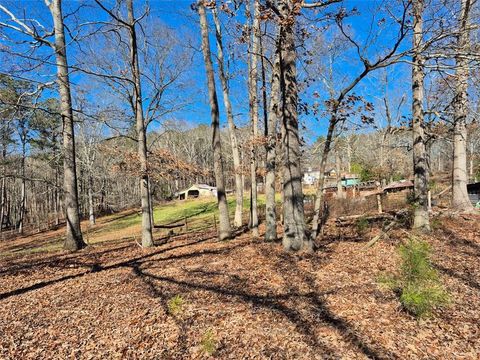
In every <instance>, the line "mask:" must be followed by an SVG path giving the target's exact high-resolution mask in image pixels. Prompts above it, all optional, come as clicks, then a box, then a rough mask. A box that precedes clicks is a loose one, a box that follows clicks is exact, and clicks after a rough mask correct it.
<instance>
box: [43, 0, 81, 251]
mask: <svg viewBox="0 0 480 360" xmlns="http://www.w3.org/2000/svg"><path fill="white" fill-rule="evenodd" d="M49 8H50V12H51V14H52V17H53V23H54V28H55V58H56V63H57V83H58V87H59V92H60V98H61V102H60V112H61V115H62V121H63V157H64V160H63V170H64V175H63V176H64V180H63V190H64V194H65V216H66V223H67V234H66V238H65V243H64V248H65V249H66V250H70V251H76V250H79V249H82V248H83V247H85V246H86V244H85V242H84V241H83V237H82V231H81V228H80V216H79V213H78V189H77V174H76V160H75V134H74V126H73V111H72V97H71V92H70V79H69V75H68V63H67V49H66V44H65V32H64V26H63V16H62V5H61V0H52V2H51V3H50V4H49Z"/></svg>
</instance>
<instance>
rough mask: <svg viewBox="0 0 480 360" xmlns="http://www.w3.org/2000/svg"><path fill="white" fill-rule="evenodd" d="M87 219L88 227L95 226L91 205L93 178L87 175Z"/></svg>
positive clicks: (93, 210) (93, 209) (92, 206)
mask: <svg viewBox="0 0 480 360" xmlns="http://www.w3.org/2000/svg"><path fill="white" fill-rule="evenodd" d="M88 219H89V221H90V225H95V206H94V203H93V177H92V175H91V174H89V175H88Z"/></svg>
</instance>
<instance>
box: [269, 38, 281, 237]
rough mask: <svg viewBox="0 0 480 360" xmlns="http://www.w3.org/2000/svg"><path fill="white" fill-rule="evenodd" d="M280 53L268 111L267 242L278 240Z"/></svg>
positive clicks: (276, 55)
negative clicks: (276, 188) (276, 161)
mask: <svg viewBox="0 0 480 360" xmlns="http://www.w3.org/2000/svg"><path fill="white" fill-rule="evenodd" d="M280 76H281V73H280V52H279V49H278V46H277V50H276V52H275V59H274V62H273V70H272V85H271V89H270V105H269V109H268V123H267V143H266V153H267V161H266V171H267V174H266V176H265V241H275V240H277V215H276V211H275V210H276V203H275V166H276V164H275V160H276V156H277V154H276V146H277V123H278V110H279V105H280V98H279V95H280V94H279V91H280Z"/></svg>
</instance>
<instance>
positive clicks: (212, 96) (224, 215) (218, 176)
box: [198, 1, 231, 240]
mask: <svg viewBox="0 0 480 360" xmlns="http://www.w3.org/2000/svg"><path fill="white" fill-rule="evenodd" d="M198 14H199V16H200V29H201V33H202V51H203V59H204V62H205V69H206V72H207V85H208V95H209V101H210V110H211V112H210V114H211V117H212V131H213V134H212V148H213V157H214V171H215V180H216V185H217V200H218V211H219V220H220V226H219V231H218V238H219V239H220V240H226V239H229V238H230V237H231V229H230V219H229V215H228V204H227V195H226V192H225V178H224V173H223V155H222V146H221V143H220V115H219V110H218V99H217V92H216V90H215V74H214V72H213V63H212V57H211V50H210V41H209V38H208V22H207V15H206V12H205V5H204V4H203V1H199V2H198Z"/></svg>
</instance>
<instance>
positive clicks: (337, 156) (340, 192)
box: [335, 144, 345, 199]
mask: <svg viewBox="0 0 480 360" xmlns="http://www.w3.org/2000/svg"><path fill="white" fill-rule="evenodd" d="M335 172H336V173H337V199H343V198H344V197H345V194H344V192H343V184H342V163H341V159H340V150H339V145H338V144H337V146H336V147H335Z"/></svg>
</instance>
